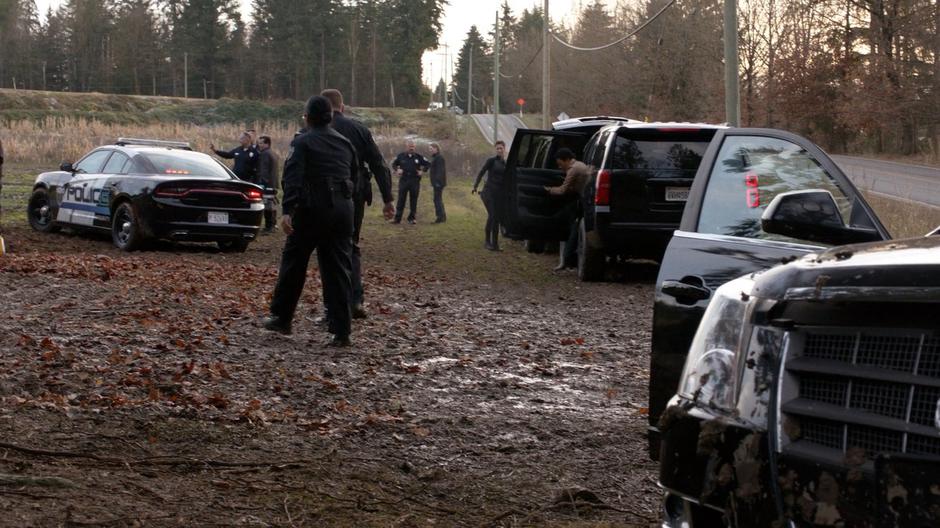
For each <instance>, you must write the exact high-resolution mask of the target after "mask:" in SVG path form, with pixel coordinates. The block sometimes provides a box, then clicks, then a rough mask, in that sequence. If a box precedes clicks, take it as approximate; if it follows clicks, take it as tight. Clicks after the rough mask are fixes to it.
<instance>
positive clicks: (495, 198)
mask: <svg viewBox="0 0 940 528" xmlns="http://www.w3.org/2000/svg"><path fill="white" fill-rule="evenodd" d="M495 146H496V155H495V156H493V157H492V158H489V159H488V160H486V163H484V164H483V168H482V169H480V173H479V174H477V180H476V182H474V183H473V191H472V192H474V193H476V192H477V187H478V186H479V185H480V180H481V179H483V175H484V174H486V182H485V183H484V184H483V192H481V193H480V198H482V199H483V205H484V206H486V249H489V250H491V251H500V249H499V222H500V218H499V217H500V214H499V200H500V199H501V197H502V196H503V192H504V190H503V173H505V172H506V158H505V155H506V143H504V142H503V141H502V140H500V141H497V142H496V144H495Z"/></svg>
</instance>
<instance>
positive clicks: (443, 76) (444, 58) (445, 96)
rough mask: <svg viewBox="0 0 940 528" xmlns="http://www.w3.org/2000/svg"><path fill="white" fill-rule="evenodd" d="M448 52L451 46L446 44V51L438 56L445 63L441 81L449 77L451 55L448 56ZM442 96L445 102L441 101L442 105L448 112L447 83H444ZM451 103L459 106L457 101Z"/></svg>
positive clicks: (442, 67) (442, 65)
mask: <svg viewBox="0 0 940 528" xmlns="http://www.w3.org/2000/svg"><path fill="white" fill-rule="evenodd" d="M448 50H449V46H448V45H447V44H444V51H442V52H441V53H438V55H440V56H441V59H443V61H444V62H443V63H442V64H441V79H442V80H443V79H444V78H446V77H447V60H448V59H449V58H450V55H449V54H448ZM441 95H442V97H443V101H441V103H442V104H443V105H444V111H447V83H446V82H445V83H444V93H443V94H441ZM451 102H453V103H454V104H457V101H456V100H454V101H451Z"/></svg>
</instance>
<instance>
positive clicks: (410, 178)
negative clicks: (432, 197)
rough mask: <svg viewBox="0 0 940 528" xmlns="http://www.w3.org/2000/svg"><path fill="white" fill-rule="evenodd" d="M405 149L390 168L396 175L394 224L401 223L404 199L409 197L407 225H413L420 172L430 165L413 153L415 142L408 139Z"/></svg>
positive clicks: (416, 208)
mask: <svg viewBox="0 0 940 528" xmlns="http://www.w3.org/2000/svg"><path fill="white" fill-rule="evenodd" d="M406 147H407V149H406V150H405V152H402V153H400V154H399V155H398V156H397V157H396V158H395V161H393V162H392V168H393V169H395V173H396V174H398V176H399V177H400V179H399V180H398V210H397V211H395V223H396V224H400V223H401V215H402V214H403V213H404V212H405V197H406V196H408V197H409V207H410V209H409V211H408V223H409V224H413V223H415V213H416V212H417V210H418V193H419V192H420V191H421V171H426V170H428V167H430V166H431V163H430V162H429V161H428V160H427V159H425V157H424V156H422V155H421V154H418V153H417V152H415V141H414V140H413V139H409V140H408V142H407V143H406Z"/></svg>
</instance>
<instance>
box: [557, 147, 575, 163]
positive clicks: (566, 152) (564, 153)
mask: <svg viewBox="0 0 940 528" xmlns="http://www.w3.org/2000/svg"><path fill="white" fill-rule="evenodd" d="M555 159H558V160H561V161H568V160H570V159H574V152H571V149H570V148H567V147H562V148H560V149H558V151H557V152H555Z"/></svg>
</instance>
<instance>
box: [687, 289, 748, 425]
mask: <svg viewBox="0 0 940 528" xmlns="http://www.w3.org/2000/svg"><path fill="white" fill-rule="evenodd" d="M753 285H754V281H753V279H751V277H750V276H745V277H741V278H738V279H735V280H733V281H730V282H728V283H725V284H724V285H722V286H721V287H720V288H718V290H717V291H716V292H715V296H714V298H713V299H712V301H711V303H709V305H708V308H707V309H706V310H705V315H703V316H702V321H701V322H700V323H699V325H698V330H697V331H696V332H695V338H693V339H692V346H691V347H690V348H689V355H688V357H687V358H686V360H685V368H684V369H683V371H682V378H680V381H679V394H680V395H682V396H683V397H685V398H687V399H690V400H692V401H694V402H696V403H698V404H700V405H703V406H707V407H713V408H716V409H722V410H726V411H730V410H732V409H734V408H735V390H736V386H737V375H736V373H737V369H736V368H735V367H736V360H737V358H738V356H739V355H740V354H739V352H740V351H741V350H744V347H746V346H747V343H744V342H743V340H744V339H745V338H746V337H747V332H746V330H747V329H748V328H750V325H749V323H748V319H749V315H750V313H749V310H748V307H749V306H750V305H751V303H752V297H751V288H752V286H753Z"/></svg>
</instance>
